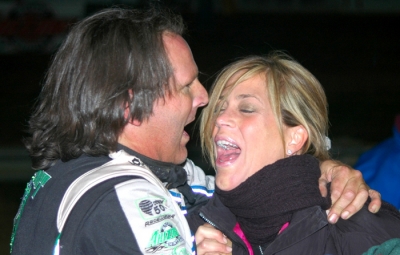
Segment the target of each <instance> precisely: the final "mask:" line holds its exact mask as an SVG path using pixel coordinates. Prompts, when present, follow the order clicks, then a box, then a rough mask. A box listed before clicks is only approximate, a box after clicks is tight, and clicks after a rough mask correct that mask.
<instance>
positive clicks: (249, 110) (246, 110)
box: [240, 109, 254, 113]
mask: <svg viewBox="0 0 400 255" xmlns="http://www.w3.org/2000/svg"><path fill="white" fill-rule="evenodd" d="M240 111H241V112H244V113H252V112H254V110H253V109H241V110H240Z"/></svg>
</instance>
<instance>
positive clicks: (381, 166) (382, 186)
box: [354, 114, 400, 209]
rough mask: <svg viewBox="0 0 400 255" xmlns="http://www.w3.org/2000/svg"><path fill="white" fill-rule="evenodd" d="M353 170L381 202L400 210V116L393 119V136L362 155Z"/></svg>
mask: <svg viewBox="0 0 400 255" xmlns="http://www.w3.org/2000/svg"><path fill="white" fill-rule="evenodd" d="M354 168H355V169H358V170H360V171H361V172H362V174H363V177H364V179H365V181H366V183H367V184H368V185H369V186H370V187H371V188H372V189H374V190H377V191H379V192H380V193H381V195H382V199H383V200H385V201H387V202H389V203H391V204H393V205H394V206H396V208H398V209H400V114H399V115H397V116H396V118H395V125H394V127H393V136H392V137H391V138H389V139H386V140H385V141H383V142H381V143H379V144H378V145H376V146H375V147H373V148H372V149H370V150H368V151H367V152H365V153H363V154H362V155H361V156H360V158H359V159H358V162H357V163H356V164H355V166H354Z"/></svg>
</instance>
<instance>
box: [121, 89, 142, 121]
mask: <svg viewBox="0 0 400 255" xmlns="http://www.w3.org/2000/svg"><path fill="white" fill-rule="evenodd" d="M128 93H129V96H130V97H131V98H132V97H133V91H132V89H129V90H128ZM124 118H125V119H128V118H130V109H129V105H128V104H127V105H126V106H125V110H124ZM128 124H132V125H134V126H140V125H141V124H142V122H141V121H139V120H137V119H133V120H129V121H128Z"/></svg>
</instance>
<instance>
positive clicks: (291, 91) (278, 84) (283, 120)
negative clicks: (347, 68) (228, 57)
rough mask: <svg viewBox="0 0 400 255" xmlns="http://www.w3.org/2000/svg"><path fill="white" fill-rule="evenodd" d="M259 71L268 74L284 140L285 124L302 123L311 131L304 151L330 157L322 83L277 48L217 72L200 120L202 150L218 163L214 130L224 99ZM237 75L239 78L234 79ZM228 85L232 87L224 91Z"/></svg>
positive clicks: (268, 83)
mask: <svg viewBox="0 0 400 255" xmlns="http://www.w3.org/2000/svg"><path fill="white" fill-rule="evenodd" d="M259 74H261V75H264V76H265V81H266V84H265V85H266V86H267V91H268V96H269V100H270V103H271V107H272V110H273V112H274V114H275V117H276V120H277V123H278V127H279V129H280V133H281V138H282V141H283V142H284V138H283V131H282V130H283V126H287V127H294V126H299V125H302V126H303V127H304V128H305V129H306V130H307V132H308V139H307V141H306V143H305V144H304V146H303V148H302V153H303V154H305V153H307V154H311V155H313V156H315V157H317V158H318V159H319V160H326V159H329V153H328V150H327V146H328V145H327V144H326V139H325V138H326V136H327V133H328V111H327V100H326V96H325V93H324V90H323V88H322V86H321V84H320V83H319V82H318V80H317V79H316V78H315V77H314V75H312V74H311V73H310V72H309V71H308V70H307V69H305V68H304V67H303V66H302V65H300V64H299V63H297V62H296V61H295V60H293V59H292V58H290V57H289V56H288V55H286V54H284V53H282V52H274V53H272V54H270V55H268V56H266V57H264V56H249V57H246V58H243V59H241V60H238V61H235V62H233V63H231V64H230V65H228V66H226V67H225V68H223V69H222V71H221V72H220V73H219V75H218V76H217V78H216V80H215V82H214V84H213V86H212V87H211V91H210V99H209V103H208V106H207V107H206V108H205V109H203V111H202V114H201V123H200V138H201V146H202V150H203V153H204V154H205V155H206V156H207V157H208V158H209V159H210V162H211V164H212V165H213V166H214V167H215V153H214V149H215V147H214V141H213V138H212V133H213V129H214V127H215V121H216V118H217V117H218V115H219V111H220V109H219V108H220V107H221V105H222V104H221V103H220V102H221V101H224V100H225V99H226V97H227V95H229V93H230V92H231V91H232V89H233V88H235V86H236V85H238V84H239V83H242V82H243V81H245V80H247V79H249V78H251V77H254V76H255V75H259ZM234 75H235V80H234V81H232V80H230V79H231V78H232V77H233V76H234ZM228 81H229V84H228ZM225 89H227V90H228V91H227V92H226V93H224V95H222V92H223V91H224V90H225Z"/></svg>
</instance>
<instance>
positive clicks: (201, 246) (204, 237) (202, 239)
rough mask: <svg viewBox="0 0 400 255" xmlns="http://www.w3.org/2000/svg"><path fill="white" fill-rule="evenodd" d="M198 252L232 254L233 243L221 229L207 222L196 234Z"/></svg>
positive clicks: (201, 254) (209, 254) (201, 253)
mask: <svg viewBox="0 0 400 255" xmlns="http://www.w3.org/2000/svg"><path fill="white" fill-rule="evenodd" d="M195 240H196V246H197V254H198V255H203V254H207V255H211V254H231V253H232V248H231V247H232V243H231V242H230V240H228V239H227V238H226V236H225V235H224V234H222V232H221V231H219V230H217V229H215V228H214V227H213V226H211V225H210V224H208V223H206V224H204V225H203V226H200V227H199V228H198V229H197V231H196V234H195Z"/></svg>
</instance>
